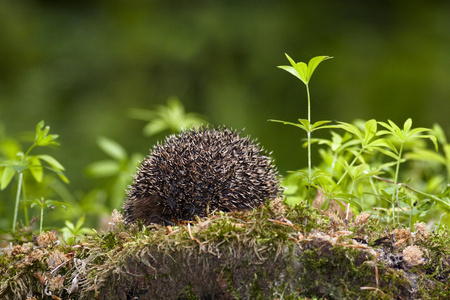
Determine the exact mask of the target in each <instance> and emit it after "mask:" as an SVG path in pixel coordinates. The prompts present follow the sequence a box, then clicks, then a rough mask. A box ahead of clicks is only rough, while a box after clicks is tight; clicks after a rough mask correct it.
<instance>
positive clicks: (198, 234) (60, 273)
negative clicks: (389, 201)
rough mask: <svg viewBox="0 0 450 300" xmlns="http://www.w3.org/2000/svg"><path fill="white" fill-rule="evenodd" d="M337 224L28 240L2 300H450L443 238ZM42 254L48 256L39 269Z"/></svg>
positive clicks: (228, 217) (8, 261)
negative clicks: (411, 255)
mask: <svg viewBox="0 0 450 300" xmlns="http://www.w3.org/2000/svg"><path fill="white" fill-rule="evenodd" d="M330 218H331V216H327V215H322V214H321V213H320V212H318V211H316V210H310V209H308V208H307V207H306V206H305V205H299V206H297V207H295V208H287V209H286V212H285V215H284V216H280V215H274V214H273V213H272V212H271V210H270V207H269V206H266V207H261V208H259V209H257V210H253V211H249V212H236V213H217V214H213V215H210V216H208V217H207V218H203V219H199V220H197V222H196V223H195V224H190V225H183V226H174V227H171V228H169V227H163V226H149V227H145V226H142V224H137V225H133V226H129V227H126V226H124V225H123V224H121V223H119V224H116V225H115V226H114V227H113V228H112V229H111V230H110V231H108V232H106V233H96V234H93V235H90V236H87V237H86V238H85V239H84V240H82V241H81V242H80V243H79V244H78V245H75V246H67V245H63V244H61V243H60V244H59V245H57V244H49V245H47V246H37V245H35V244H33V243H32V242H31V241H30V242H29V243H23V244H22V245H21V246H20V247H15V248H14V251H13V250H10V251H6V252H5V253H4V254H3V255H2V256H1V257H0V297H1V298H2V299H3V298H4V299H17V298H26V297H27V296H30V295H34V296H36V297H38V298H45V297H47V298H49V299H50V298H51V297H52V296H56V297H59V298H64V299H93V298H97V299H109V298H119V299H127V298H133V297H139V298H141V299H272V298H280V299H305V297H307V298H309V299H311V298H312V299H314V298H317V299H321V298H323V299H355V298H364V299H392V298H401V299H411V298H421V299H436V298H439V297H441V298H442V299H445V298H449V296H450V295H449V291H448V290H449V289H448V282H449V272H450V266H449V264H450V260H449V257H450V249H449V247H450V246H449V245H450V243H449V242H450V241H449V238H448V234H447V232H446V231H441V232H439V233H430V235H429V236H428V237H427V238H423V239H418V238H414V237H412V238H410V239H409V240H405V241H403V242H401V241H400V242H401V243H398V242H399V241H396V240H393V239H392V236H393V235H392V232H393V231H392V230H390V229H389V228H384V227H383V226H382V225H381V223H380V222H378V220H376V219H373V220H372V219H368V220H366V221H365V222H363V223H361V224H356V223H353V222H348V223H346V222H343V221H339V220H337V221H336V220H334V221H331V220H330ZM356 241H359V242H358V243H357V242H356ZM27 245H28V246H27ZM409 245H415V246H417V247H418V248H420V249H422V250H423V252H424V259H423V261H424V263H423V264H419V265H416V266H409V265H407V264H406V263H405V262H404V261H403V259H402V253H403V252H402V251H403V250H404V249H405V247H407V246H409ZM38 247H39V250H41V251H42V252H43V255H42V257H41V258H40V259H38V260H34V261H33V260H32V258H31V257H32V256H33V255H32V252H33V250H36V249H38ZM57 251H58V252H61V253H64V255H65V257H66V258H67V262H64V263H63V264H61V265H60V266H58V267H57V268H56V269H55V266H53V269H52V268H51V267H50V266H49V264H48V263H47V261H48V259H49V257H50V256H51V255H53V254H55V253H58V252H57ZM377 253H378V254H377ZM36 254H37V253H35V255H36ZM55 257H57V256H55ZM376 270H377V271H378V276H376ZM376 278H377V279H378V284H377V280H376ZM52 280H53V281H54V283H55V285H54V286H53V290H51V289H50V281H52ZM74 282H76V284H74ZM59 283H61V284H62V288H61V287H59V286H58V285H56V284H59ZM55 287H57V288H55ZM69 291H71V293H70V294H69Z"/></svg>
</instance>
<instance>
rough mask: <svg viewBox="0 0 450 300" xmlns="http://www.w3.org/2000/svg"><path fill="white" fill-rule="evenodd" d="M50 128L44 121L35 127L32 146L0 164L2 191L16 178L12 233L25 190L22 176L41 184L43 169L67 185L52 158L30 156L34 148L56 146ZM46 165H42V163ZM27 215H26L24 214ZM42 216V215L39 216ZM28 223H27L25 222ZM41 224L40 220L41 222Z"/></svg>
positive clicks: (61, 170)
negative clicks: (27, 176) (54, 174)
mask: <svg viewBox="0 0 450 300" xmlns="http://www.w3.org/2000/svg"><path fill="white" fill-rule="evenodd" d="M49 131H50V127H49V126H44V121H41V122H39V123H38V124H37V126H36V133H35V138H34V142H33V144H32V145H31V146H30V147H29V148H28V150H27V151H26V152H25V153H24V152H22V151H19V152H17V153H16V157H14V158H11V159H8V160H4V161H2V162H0V174H1V181H0V188H1V190H4V189H6V188H7V187H8V185H9V184H10V183H11V181H12V179H13V178H14V177H15V176H17V177H18V183H17V193H16V201H15V206H14V218H13V224H12V231H13V232H14V231H15V229H16V222H17V214H18V209H19V203H20V199H21V193H22V191H23V190H24V191H25V190H26V189H25V182H24V180H23V178H24V174H25V173H26V172H28V173H29V174H31V176H32V177H33V178H34V179H35V180H36V181H37V182H38V183H41V182H42V180H43V178H44V169H48V170H50V171H52V172H54V173H56V174H57V175H58V176H59V178H60V179H61V180H63V181H64V182H66V183H68V182H69V180H68V179H67V177H66V176H65V175H64V173H63V171H64V167H63V166H62V165H61V164H60V163H59V162H58V161H57V160H56V159H55V158H53V157H52V156H50V155H43V154H41V155H30V153H31V151H32V150H33V149H34V148H35V147H47V146H58V145H59V144H58V143H57V142H56V139H57V138H58V135H56V134H49ZM43 161H44V162H45V163H46V165H43V164H42V162H43ZM25 214H26V215H27V213H25ZM41 216H42V214H41ZM27 222H28V221H27ZM41 222H42V220H41Z"/></svg>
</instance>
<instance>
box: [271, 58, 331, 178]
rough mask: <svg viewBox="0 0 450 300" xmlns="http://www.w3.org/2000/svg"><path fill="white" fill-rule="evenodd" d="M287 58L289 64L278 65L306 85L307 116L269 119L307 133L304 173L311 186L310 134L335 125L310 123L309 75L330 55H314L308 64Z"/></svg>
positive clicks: (325, 122)
mask: <svg viewBox="0 0 450 300" xmlns="http://www.w3.org/2000/svg"><path fill="white" fill-rule="evenodd" d="M286 57H287V59H288V60H289V62H290V64H291V65H290V66H278V67H279V68H280V69H283V70H285V71H287V72H289V73H291V74H292V75H294V76H295V77H297V78H298V79H300V80H301V81H302V82H303V83H304V84H305V86H306V95H307V98H308V118H307V119H298V121H299V123H292V122H286V121H280V120H269V121H272V122H279V123H283V124H286V125H292V126H295V127H298V128H300V129H302V130H304V131H306V133H307V147H308V173H307V174H306V176H307V178H308V186H311V184H312V180H313V177H314V175H313V173H312V159H311V134H312V133H313V132H314V131H315V130H318V129H324V128H336V125H326V124H328V123H330V122H331V121H317V122H315V123H314V124H312V121H311V95H310V92H309V82H310V80H311V77H312V75H313V73H314V71H315V70H316V68H317V67H318V66H319V64H320V63H321V62H323V61H325V60H327V59H331V58H332V57H330V56H316V57H314V58H312V59H311V60H310V61H309V63H308V64H306V63H304V62H298V63H296V62H295V61H294V60H293V59H292V58H291V57H290V56H289V55H287V54H286Z"/></svg>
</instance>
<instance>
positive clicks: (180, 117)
mask: <svg viewBox="0 0 450 300" xmlns="http://www.w3.org/2000/svg"><path fill="white" fill-rule="evenodd" d="M130 116H131V117H132V118H135V119H138V120H143V121H147V122H148V123H147V125H145V127H144V129H143V133H144V135H146V136H153V135H156V134H158V133H162V132H165V131H170V132H172V133H180V132H181V130H182V129H188V128H190V127H192V126H195V125H201V124H205V123H206V121H205V120H204V119H203V117H201V116H200V115H198V114H196V113H186V111H185V109H184V106H183V104H182V103H181V102H180V100H179V99H178V98H176V97H171V98H169V99H168V100H167V105H166V106H164V105H160V106H158V107H157V108H156V109H155V110H145V109H133V110H131V112H130Z"/></svg>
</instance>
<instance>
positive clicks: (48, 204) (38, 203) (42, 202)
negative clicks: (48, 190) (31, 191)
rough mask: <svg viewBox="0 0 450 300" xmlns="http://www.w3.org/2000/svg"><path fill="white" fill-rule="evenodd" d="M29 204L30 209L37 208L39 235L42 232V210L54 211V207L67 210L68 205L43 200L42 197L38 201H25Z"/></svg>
mask: <svg viewBox="0 0 450 300" xmlns="http://www.w3.org/2000/svg"><path fill="white" fill-rule="evenodd" d="M27 202H30V203H31V204H30V207H35V206H37V207H39V209H40V211H41V213H40V218H39V234H40V233H41V232H42V224H43V223H44V208H46V207H47V208H50V209H54V208H56V207H62V208H64V209H67V206H68V204H67V203H65V202H61V201H56V200H45V199H44V198H43V197H42V198H40V199H33V200H31V201H27Z"/></svg>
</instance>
